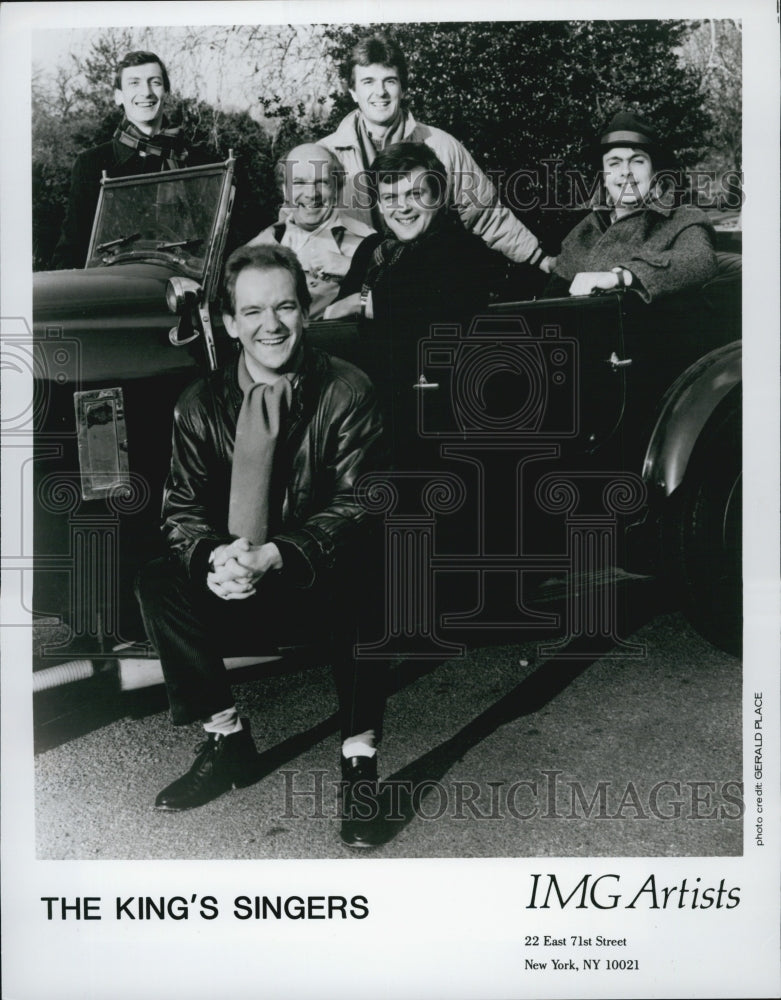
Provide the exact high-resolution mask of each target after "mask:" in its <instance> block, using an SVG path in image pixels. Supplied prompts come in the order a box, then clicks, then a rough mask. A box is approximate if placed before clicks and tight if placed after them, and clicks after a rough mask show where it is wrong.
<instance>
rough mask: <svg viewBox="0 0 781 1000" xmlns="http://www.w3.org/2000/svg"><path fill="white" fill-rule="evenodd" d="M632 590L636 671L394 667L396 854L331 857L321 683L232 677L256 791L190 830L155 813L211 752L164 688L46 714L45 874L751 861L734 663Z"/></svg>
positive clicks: (326, 707) (70, 693) (180, 818)
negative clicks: (114, 864) (371, 860)
mask: <svg viewBox="0 0 781 1000" xmlns="http://www.w3.org/2000/svg"><path fill="white" fill-rule="evenodd" d="M636 590H637V592H638V593H639V594H642V595H643V596H642V600H640V601H639V605H640V606H641V607H642V608H643V609H644V611H643V613H642V614H640V615H639V616H638V618H639V623H638V625H637V627H636V628H635V629H634V630H633V631H632V632H631V634H630V633H629V632H627V633H626V639H627V640H628V641H631V642H633V643H640V644H643V645H644V646H645V655H644V656H642V657H634V656H633V657H628V656H625V655H621V651H620V650H617V649H616V648H615V647H613V648H606V649H603V650H602V651H600V652H599V653H593V652H591V653H589V652H587V651H584V652H583V653H582V655H580V656H579V657H576V658H574V659H571V660H555V659H550V658H548V659H546V658H544V657H541V656H540V655H539V652H540V651H539V645H538V643H537V642H533V641H527V642H524V643H522V644H507V645H502V646H486V647H482V648H478V649H474V650H472V651H470V652H469V653H468V654H467V655H466V656H464V657H460V658H455V659H451V660H448V661H445V662H440V663H430V662H425V661H423V662H421V661H418V662H415V661H402V662H398V663H396V664H395V665H394V667H393V669H392V671H391V694H390V697H389V700H388V706H387V711H386V721H385V736H384V739H383V742H382V745H381V748H380V757H379V761H380V777H381V779H382V783H383V784H382V787H383V799H382V801H383V803H384V810H385V813H386V815H387V817H388V821H387V822H386V824H385V830H386V836H387V837H388V840H387V842H386V843H385V844H384V845H382V846H381V847H377V848H374V849H372V850H371V851H364V852H356V851H354V850H350V849H348V848H345V847H343V846H342V844H341V843H340V840H339V819H338V791H337V788H338V785H337V782H338V777H339V773H338V760H339V749H340V748H339V738H338V730H337V719H336V714H335V713H336V697H335V693H334V690H333V686H332V681H331V675H330V669H329V668H328V667H327V666H323V665H318V666H314V667H310V668H308V669H293V670H291V669H288V668H280V667H279V666H269V667H266V668H264V669H263V670H262V671H261V673H260V674H258V672H257V668H255V671H254V672H245V673H244V674H243V675H239V674H237V675H235V677H236V680H237V683H236V686H235V691H236V696H237V703H238V705H239V708H240V711H241V713H242V714H243V715H245V716H247V717H248V718H249V719H250V721H251V724H252V731H253V735H254V737H255V740H256V743H257V746H258V749H259V751H260V752H261V753H262V755H263V768H262V772H261V777H260V779H259V780H258V781H257V783H256V784H254V785H252V786H251V787H248V788H243V789H237V790H233V791H231V792H228V793H226V794H225V795H223V796H221V797H220V798H219V799H216V800H215V801H213V802H211V803H208V804H207V805H205V806H203V807H201V808H199V809H195V810H191V811H188V812H185V813H178V814H170V813H159V812H156V811H155V810H154V808H153V801H154V797H155V795H156V793H157V792H158V791H159V790H160V789H161V788H162V787H164V786H165V785H166V784H168V783H169V781H171V780H172V779H173V778H176V777H178V776H179V775H180V774H182V773H184V772H185V771H186V770H187V769H188V768H189V766H190V764H191V762H192V759H193V752H194V749H195V747H196V746H197V745H198V743H199V742H200V740H201V738H202V736H201V730H200V727H199V726H184V727H178V728H174V727H173V726H172V725H171V724H170V722H169V719H168V714H167V707H166V701H165V696H164V692H163V689H162V688H161V687H155V688H149V689H146V690H144V691H141V692H132V693H129V694H128V693H124V694H120V693H119V692H118V691H117V688H116V681H115V680H114V678H112V677H111V676H108V675H107V676H105V677H99V678H98V679H97V680H93V681H89V682H87V681H83V682H77V683H75V684H71V685H69V686H68V687H64V688H59V689H57V690H56V691H50V692H44V693H42V694H39V695H36V696H35V698H36V702H35V739H36V759H35V770H36V850H37V856H38V857H39V858H41V859H98V858H101V859H175V858H180V859H245V858H353V857H355V856H356V854H359V856H360V855H362V856H367V855H371V856H372V857H381V858H385V857H387V858H397V857H401V858H421V857H422V858H425V857H432V858H434V857H535V856H536V857H541V856H552V857H580V856H588V857H590V856H611V857H630V856H634V857H641V856H682V857H684V856H729V855H739V854H741V853H742V818H741V812H742V810H741V785H740V782H741V778H742V757H741V713H740V705H741V665H740V662H739V661H738V660H736V659H735V658H733V657H731V656H729V655H727V654H726V653H723V652H720V651H719V650H716V649H714V648H713V647H712V646H711V645H709V644H708V643H707V642H706V641H705V640H704V639H702V638H701V637H700V636H699V635H697V634H696V633H695V632H694V631H693V630H692V629H691V628H690V627H689V625H688V624H687V623H686V622H685V621H684V619H683V618H682V616H681V615H680V614H678V613H675V612H670V611H666V610H664V609H663V608H662V609H659V610H654V608H653V606H652V605H653V602H652V601H649V600H648V595H647V591H644V590H643V588H642V587H638V588H636ZM570 652H573V650H572V649H570ZM575 653H577V650H575Z"/></svg>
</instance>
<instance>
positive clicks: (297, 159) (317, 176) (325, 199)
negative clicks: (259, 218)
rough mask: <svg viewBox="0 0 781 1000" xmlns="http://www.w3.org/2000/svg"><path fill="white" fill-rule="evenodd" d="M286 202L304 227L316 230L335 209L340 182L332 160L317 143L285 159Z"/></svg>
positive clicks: (297, 223) (297, 220) (298, 222)
mask: <svg viewBox="0 0 781 1000" xmlns="http://www.w3.org/2000/svg"><path fill="white" fill-rule="evenodd" d="M283 193H284V195H285V202H286V204H287V205H288V207H289V208H290V209H291V210H292V213H293V219H294V221H295V223H296V225H297V226H300V227H301V229H307V230H313V229H317V227H318V226H319V225H320V224H321V223H322V222H324V221H325V220H326V219H327V218H328V216H329V215H330V214H331V213H332V212H333V210H334V205H335V204H336V196H337V186H336V183H335V181H334V177H333V173H332V169H331V163H330V161H329V160H328V157H327V156H326V155H324V154H323V151H322V150H320V149H318V147H317V146H313V147H306V146H301V147H299V148H298V149H295V150H293V152H292V153H291V154H290V156H288V158H287V162H286V163H285V185H284V192H283Z"/></svg>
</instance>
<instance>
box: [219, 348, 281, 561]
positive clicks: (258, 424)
mask: <svg viewBox="0 0 781 1000" xmlns="http://www.w3.org/2000/svg"><path fill="white" fill-rule="evenodd" d="M238 375H239V386H240V388H241V389H242V391H243V393H244V402H243V403H242V406H241V410H240V411H239V417H238V421H237V423H236V441H235V443H234V446H233V466H232V469H231V488H230V502H229V507H228V530H229V531H230V533H231V534H232V535H235V536H236V537H238V538H248V539H249V540H250V541H251V542H252V543H253V544H254V545H262V544H263V543H264V542H265V541H266V538H267V536H268V523H269V498H270V494H271V473H272V470H273V466H274V452H275V450H276V446H277V439H278V437H279V432H280V427H281V426H282V421H283V420H284V417H285V416H286V414H287V413H288V411H289V410H290V403H291V401H292V398H293V382H292V380H293V379H294V378H295V375H294V374H290V375H283V376H282V377H281V378H278V379H277V380H276V382H272V383H268V382H253V381H252V376H251V375H250V373H249V371H248V370H247V362H246V360H245V357H244V352H243V351H242V353H241V356H240V358H239V370H238Z"/></svg>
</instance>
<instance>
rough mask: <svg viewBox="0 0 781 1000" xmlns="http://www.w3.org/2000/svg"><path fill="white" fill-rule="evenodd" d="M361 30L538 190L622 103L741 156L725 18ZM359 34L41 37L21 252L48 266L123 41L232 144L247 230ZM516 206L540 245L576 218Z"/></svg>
mask: <svg viewBox="0 0 781 1000" xmlns="http://www.w3.org/2000/svg"><path fill="white" fill-rule="evenodd" d="M373 30H386V31H391V32H393V34H394V35H395V36H396V38H397V39H398V41H399V42H400V44H401V46H402V48H403V50H404V52H405V54H406V55H407V59H408V63H409V70H410V84H409V88H408V91H407V95H406V101H407V106H408V107H409V108H410V109H411V110H412V112H413V114H414V115H415V117H416V118H417V119H418V120H420V121H424V122H427V123H429V124H432V125H437V126H439V127H440V128H443V129H445V130H446V131H448V132H450V133H452V134H453V135H454V136H456V137H457V138H458V139H460V140H461V141H462V142H463V143H464V145H465V146H466V147H467V148H468V149H469V150H470V151H471V152H472V153H473V155H474V156H475V158H476V159H477V160H478V162H479V163H480V164H481V165H482V166H483V168H484V169H486V170H489V171H496V172H497V177H507V176H510V175H512V174H513V173H514V172H516V171H518V170H528V171H537V172H538V173H539V184H538V188H537V192H536V193H537V194H538V195H539V196H540V201H542V202H544V201H545V196H546V190H545V189H546V185H550V184H551V183H553V181H554V178H558V180H557V181H556V183H557V184H558V185H559V188H558V189H559V190H560V191H563V190H564V188H565V187H566V185H564V186H563V187H562V185H561V171H562V170H563V169H565V168H566V169H568V170H573V169H574V170H580V171H583V172H584V173H585V174H586V176H589V175H593V166H592V165H591V164H590V162H589V158H588V155H587V146H588V143H589V140H590V139H591V138H592V137H593V135H594V133H595V132H596V131H597V130H598V128H599V127H600V126H601V125H602V124H603V123H604V121H605V120H606V119H607V118H609V117H610V115H611V114H613V113H614V112H615V111H616V110H618V109H620V108H622V107H632V108H635V109H637V110H638V111H641V112H642V113H643V114H644V115H646V116H647V117H650V118H651V119H652V120H653V121H654V122H655V123H656V124H657V126H658V128H659V129H660V131H661V132H662V134H664V135H666V136H668V137H669V140H670V144H671V145H672V146H673V148H674V150H675V152H676V154H677V155H678V157H679V160H680V162H681V164H682V165H683V166H685V167H698V168H701V169H708V170H713V171H716V172H717V173H720V172H723V171H725V170H738V171H739V170H740V166H741V145H740V137H741V44H740V42H741V36H740V25H739V23H738V22H735V21H726V20H719V21H716V20H708V21H658V20H657V21H652V20H647V21H555V22H554V21H536V22H523V21H516V22H479V21H473V22H447V23H443V22H425V23H409V24H390V23H387V24H378V25H374V26H373ZM366 31H367V28H366V26H365V25H364V26H360V27H359V26H356V25H338V26H337V25H303V26H300V25H299V26H291V25H280V26H268V25H243V26H242V25H239V26H225V27H208V28H202V27H201V28H167V29H160V28H157V29H154V30H152V29H109V30H101V31H93V32H85V33H83V35H82V37H81V38H80V39H78V41H79V42H80V44H73V42H72V40H71V48H70V51H68V52H65V53H60V54H59V56H58V57H57V58H52V56H51V55H50V54H49V53H50V52H51V48H50V46H49V47H47V46H43V45H42V46H41V52H45V53H46V55H45V56H44V57H43V58H41V59H40V60H39V62H38V66H37V69H36V72H35V73H34V77H33V84H32V108H33V115H32V129H33V136H32V138H33V147H32V148H33V158H32V171H33V253H34V267H35V268H36V269H45V268H47V267H48V266H50V260H51V254H52V251H53V249H54V246H55V244H56V242H57V238H58V235H59V229H60V225H61V222H62V218H63V215H64V208H65V203H66V200H67V193H68V187H69V178H70V169H71V166H72V164H73V161H74V159H75V157H76V155H77V154H78V153H79V152H80V151H81V150H82V149H86V148H88V147H90V146H93V145H96V144H97V143H99V142H104V141H106V140H107V139H108V138H110V137H111V135H112V133H113V131H114V129H115V128H116V125H117V123H118V121H119V112H118V110H117V108H116V106H115V104H114V99H113V89H112V82H111V81H112V78H113V67H114V66H115V65H116V63H117V62H118V61H119V59H121V57H122V56H123V55H124V53H125V52H127V51H129V50H131V49H135V48H144V49H151V50H152V51H155V52H157V53H158V54H159V55H160V56H161V58H162V59H164V60H165V62H166V64H167V66H168V69H169V72H170V75H171V81H172V87H173V91H172V94H171V97H170V101H169V109H168V114H169V118H170V119H171V120H172V121H173V122H175V123H177V124H181V125H182V126H183V127H184V129H185V131H186V133H187V134H188V136H190V137H191V141H192V142H193V143H194V144H196V145H199V146H203V147H206V148H208V149H209V150H210V151H211V152H213V153H215V154H216V155H217V156H219V157H222V156H225V155H226V154H227V151H228V149H229V148H233V149H234V150H235V152H236V153H237V154H238V156H239V160H240V163H241V164H242V174H243V177H242V184H241V188H240V190H241V192H242V196H241V200H240V202H239V203H238V204H237V206H236V209H235V213H236V215H237V216H238V224H239V229H240V230H241V231H243V232H244V233H245V235H246V236H247V237H249V235H251V234H252V233H254V232H257V231H258V230H259V229H260V228H261V227H262V226H264V225H267V224H268V223H269V222H271V221H273V219H274V218H275V217H276V211H277V208H278V205H279V201H280V198H279V194H278V192H277V190H276V187H275V184H274V180H273V167H274V163H275V161H276V159H277V158H278V157H279V156H280V155H282V154H284V152H285V151H286V150H287V149H289V148H290V147H291V146H292V145H293V144H294V143H295V142H298V141H302V140H305V139H316V138H318V137H319V136H322V135H325V134H326V133H328V132H330V131H332V130H333V128H335V126H336V124H337V123H338V122H339V120H340V119H341V118H342V116H343V115H344V114H346V113H347V112H348V111H349V110H351V109H352V107H353V106H354V105H353V102H352V99H351V98H350V96H349V94H348V93H347V91H346V86H345V81H344V79H343V78H340V69H341V68H343V65H344V63H345V61H346V60H347V57H348V55H349V52H350V50H351V48H352V46H353V44H354V43H355V41H356V40H357V38H358V37H360V36H361V35H363V34H364V33H365V32H366ZM44 34H46V33H41V35H44ZM543 161H547V162H548V163H549V164H551V165H550V166H549V167H548V168H547V170H545V169H542V170H541V169H540V165H541V164H542V163H543ZM552 162H556V163H558V164H559V166H558V167H556V168H555V170H554V168H553V166H552ZM519 214H522V213H519ZM522 218H523V219H524V222H526V224H527V225H529V226H530V228H532V229H533V230H534V231H535V232H537V233H538V234H539V235H540V236H541V237H542V238H543V239H547V241H548V242H549V243H550V244H555V241H556V238H557V236H558V235H559V234H560V232H561V231H562V230H563V229H565V228H568V227H569V225H571V224H572V218H571V216H568V215H567V213H566V212H565V213H561V212H559V213H556V212H553V213H551V212H550V211H548V212H545V211H544V210H542V209H538V210H536V211H529V212H527V213H525V214H522Z"/></svg>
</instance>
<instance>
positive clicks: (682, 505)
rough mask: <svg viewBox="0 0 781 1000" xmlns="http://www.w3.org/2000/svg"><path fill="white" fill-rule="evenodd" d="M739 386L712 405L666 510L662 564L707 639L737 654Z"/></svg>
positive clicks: (739, 606)
mask: <svg viewBox="0 0 781 1000" xmlns="http://www.w3.org/2000/svg"><path fill="white" fill-rule="evenodd" d="M741 425H742V421H741V395H740V390H737V391H733V392H732V393H730V394H729V395H728V396H727V397H726V398H725V399H724V400H722V402H721V403H720V404H719V406H718V407H717V408H716V410H715V411H714V413H713V415H712V416H711V418H710V420H709V421H708V423H707V424H706V426H705V428H704V430H703V431H702V433H701V435H700V437H699V439H698V440H697V443H696V445H695V447H694V451H693V452H692V456H691V459H690V461H689V465H688V467H687V469H686V474H685V477H684V480H683V483H682V484H681V486H680V487H679V488H678V490H676V492H675V493H674V494H673V497H672V498H671V501H672V502H671V508H670V511H669V517H668V518H667V525H668V529H667V544H666V546H665V548H666V550H667V555H668V567H669V569H670V570H671V575H672V579H671V582H672V584H673V585H674V587H675V588H676V590H677V591H678V594H679V597H680V604H681V608H682V610H683V612H684V614H685V615H686V617H687V618H688V619H689V621H690V622H691V624H692V625H693V626H694V627H695V628H696V629H697V631H698V632H699V633H700V634H701V635H703V636H704V637H705V638H706V639H708V640H709V641H710V642H712V643H713V645H714V646H717V647H719V648H720V649H723V650H725V651H726V652H728V653H731V654H732V655H734V656H740V655H741V650H742V631H743V583H742V551H743V550H742V537H741V531H742V511H743V497H742V447H741Z"/></svg>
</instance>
